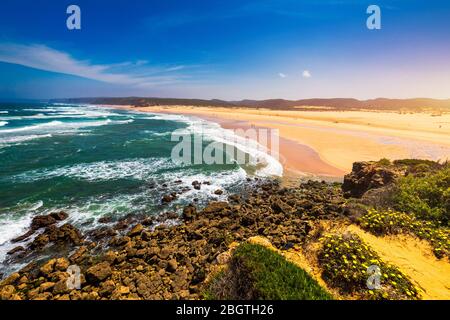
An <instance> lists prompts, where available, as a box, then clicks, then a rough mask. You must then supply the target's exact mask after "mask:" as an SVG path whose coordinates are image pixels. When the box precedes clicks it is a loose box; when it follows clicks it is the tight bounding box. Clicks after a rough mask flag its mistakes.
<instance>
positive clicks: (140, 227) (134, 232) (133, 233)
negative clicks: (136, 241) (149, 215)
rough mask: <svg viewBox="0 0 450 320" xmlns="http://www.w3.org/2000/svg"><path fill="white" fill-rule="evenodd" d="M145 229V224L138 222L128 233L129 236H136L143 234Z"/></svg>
mask: <svg viewBox="0 0 450 320" xmlns="http://www.w3.org/2000/svg"><path fill="white" fill-rule="evenodd" d="M143 230H144V226H143V225H142V224H137V225H135V226H134V227H133V229H131V231H130V232H129V233H128V236H129V237H136V236H138V235H140V234H141V232H142V231H143Z"/></svg>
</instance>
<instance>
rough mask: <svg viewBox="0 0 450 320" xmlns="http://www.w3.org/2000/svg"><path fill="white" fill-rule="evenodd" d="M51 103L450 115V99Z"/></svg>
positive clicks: (102, 99) (84, 100) (92, 100)
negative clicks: (377, 111) (444, 113)
mask: <svg viewBox="0 0 450 320" xmlns="http://www.w3.org/2000/svg"><path fill="white" fill-rule="evenodd" d="M51 102H62V103H89V104H111V105H134V106H163V105H167V106H171V105H188V106H211V107H214V106H215V107H249V108H267V109H276V110H292V109H294V108H295V109H296V110H302V109H304V110H306V109H310V107H324V108H327V109H333V110H363V109H364V110H393V111H405V112H421V111H436V112H450V99H447V100H438V99H428V98H417V99H386V98H378V99H371V100H357V99H351V98H336V99H303V100H284V99H270V100H241V101H224V100H217V99H213V100H202V99H174V98H143V97H123V98H108V97H97V98H73V99H58V100H52V101H51Z"/></svg>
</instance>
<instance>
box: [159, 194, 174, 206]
mask: <svg viewBox="0 0 450 320" xmlns="http://www.w3.org/2000/svg"><path fill="white" fill-rule="evenodd" d="M173 200H174V197H172V195H170V194H166V195H164V196H163V197H162V199H161V203H163V204H166V203H170V202H172V201H173Z"/></svg>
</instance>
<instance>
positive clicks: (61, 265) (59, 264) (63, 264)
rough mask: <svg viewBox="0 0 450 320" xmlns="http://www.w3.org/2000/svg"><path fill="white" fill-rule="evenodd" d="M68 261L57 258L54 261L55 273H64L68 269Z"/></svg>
mask: <svg viewBox="0 0 450 320" xmlns="http://www.w3.org/2000/svg"><path fill="white" fill-rule="evenodd" d="M69 265H70V263H69V260H67V259H66V258H59V259H56V261H55V270H57V271H66V270H67V268H69Z"/></svg>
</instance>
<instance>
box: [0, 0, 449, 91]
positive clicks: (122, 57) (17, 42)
mask: <svg viewBox="0 0 450 320" xmlns="http://www.w3.org/2000/svg"><path fill="white" fill-rule="evenodd" d="M70 4H76V5H78V6H79V7H80V8H81V13H82V29H81V30H76V31H69V30H68V29H67V28H66V18H67V16H68V15H67V14H66V8H67V7H68V6H69V5H70ZM370 4H377V5H379V6H380V8H381V14H382V29H381V30H369V29H367V28H366V19H367V17H368V15H367V14H366V9H367V7H368V5H370ZM449 57H450V3H449V2H448V1H443V0H436V1H418V0H391V1H386V0H383V1H364V0H359V1H358V0H341V1H338V0H325V1H318V0H252V1H248V0H239V1H237V0H228V1H218V0H205V1H185V0H182V1H180V0H164V1H149V0H127V1H106V0H95V1H94V0H71V1H65V0H59V1H54V0H41V1H31V0H29V1H23V0H2V2H1V4H0V98H2V99H8V98H32V99H33V98H38V99H45V98H61V97H83V96H130V95H138V96H160V97H186V98H219V99H229V100H234V99H245V98H250V99H267V98H287V99H301V98H312V97H323V98H330V97H354V98H360V99H366V98H376V97H391V98H409V97H433V98H450V59H449Z"/></svg>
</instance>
